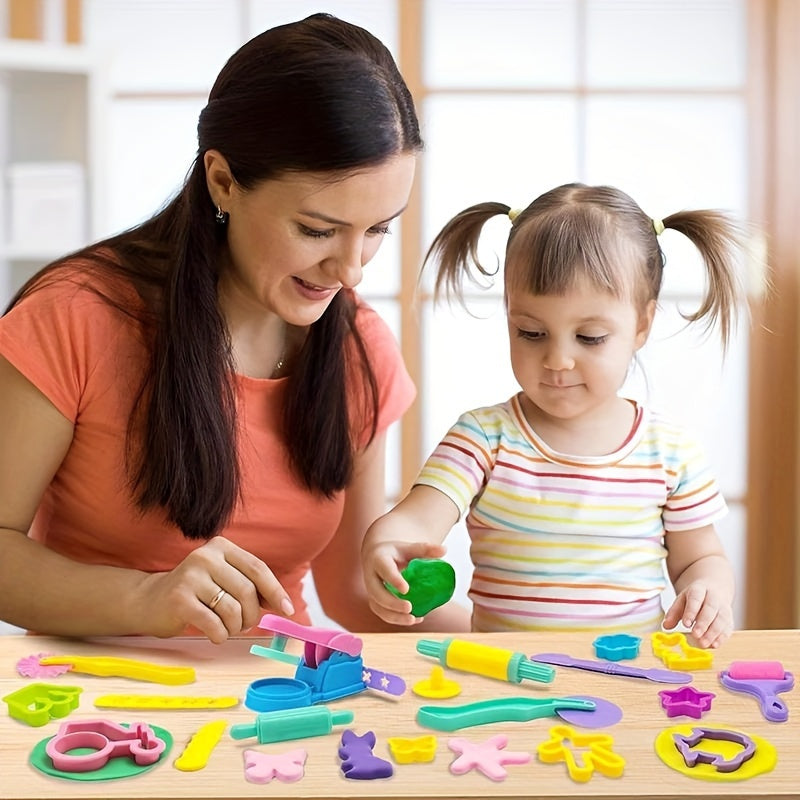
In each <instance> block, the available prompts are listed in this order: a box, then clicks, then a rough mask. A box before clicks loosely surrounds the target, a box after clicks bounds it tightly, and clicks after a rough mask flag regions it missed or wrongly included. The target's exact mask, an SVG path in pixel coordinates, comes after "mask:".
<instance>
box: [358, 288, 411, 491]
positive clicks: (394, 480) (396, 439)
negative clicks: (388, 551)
mask: <svg viewBox="0 0 800 800" xmlns="http://www.w3.org/2000/svg"><path fill="white" fill-rule="evenodd" d="M364 299H365V300H366V301H367V302H368V303H369V304H370V305H371V306H372V308H374V309H375V311H377V312H378V314H380V315H381V318H382V319H383V320H384V321H385V322H386V324H387V325H388V326H389V328H390V329H391V330H392V332H393V333H394V335H395V338H396V339H397V340H398V341H399V340H400V308H399V307H398V305H397V303H396V302H391V301H380V300H373V299H370V298H369V297H365V298H364ZM400 425H401V421H398V422H395V423H394V424H393V425H391V426H390V427H389V429H388V430H387V431H386V484H385V485H386V497H389V498H398V496H399V494H400V491H401V489H402V486H401V484H402V479H401V477H400V475H401V473H400V458H401V455H400V454H401V452H402V447H401V441H400V432H401V429H400ZM398 499H399V498H398Z"/></svg>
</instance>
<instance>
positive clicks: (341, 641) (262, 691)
mask: <svg viewBox="0 0 800 800" xmlns="http://www.w3.org/2000/svg"><path fill="white" fill-rule="evenodd" d="M258 627H259V628H263V629H264V630H268V631H272V632H273V637H272V646H271V647H264V646H262V645H257V644H255V645H253V646H252V647H251V648H250V652H251V653H252V654H253V655H256V656H261V657H263V658H271V659H273V660H275V661H283V662H285V663H289V664H296V665H297V669H296V670H295V674H294V678H261V679H259V680H256V681H253V683H251V684H250V686H249V687H248V689H247V694H246V695H245V705H246V706H247V707H248V708H250V709H252V710H253V711H261V712H265V711H277V710H280V709H287V708H300V707H302V706H309V705H314V704H316V703H327V702H328V701H330V700H337V699H338V698H340V697H347V696H349V695H351V694H357V693H358V692H363V691H364V690H365V689H377V690H378V691H381V692H386V693H387V694H392V695H398V696H399V695H401V694H403V692H405V690H406V684H405V681H404V680H403V679H402V678H401V677H399V676H398V675H393V674H392V673H390V672H384V671H383V670H379V669H375V668H374V667H365V666H364V662H363V660H362V658H361V647H362V644H363V643H362V641H361V639H359V638H358V637H357V636H353V634H351V633H347V632H346V631H339V630H331V629H327V628H318V627H313V626H308V625H300V624H298V623H297V622H292V621H291V620H288V619H285V618H284V617H278V616H276V615H274V614H265V615H264V617H263V618H262V619H261V622H259V624H258ZM287 637H291V638H293V639H299V640H300V641H302V642H304V643H305V644H304V648H303V656H302V657H301V658H298V657H297V656H293V655H291V654H290V653H286V652H285V647H286V642H287Z"/></svg>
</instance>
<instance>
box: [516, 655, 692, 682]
mask: <svg viewBox="0 0 800 800" xmlns="http://www.w3.org/2000/svg"><path fill="white" fill-rule="evenodd" d="M530 658H531V661H538V662H540V663H542V664H553V665H555V666H557V667H575V669H586V670H589V671H590V672H602V673H603V674H605V675H621V676H623V677H626V678H646V679H647V680H649V681H655V682H656V683H691V682H692V676H691V675H690V674H689V673H688V672H676V671H675V670H672V669H657V668H655V667H651V668H644V667H633V666H631V665H630V664H619V663H617V662H616V661H597V660H594V661H593V660H592V659H586V658H573V657H572V656H570V655H567V654H566V653H539V654H538V655H534V656H531V657H530Z"/></svg>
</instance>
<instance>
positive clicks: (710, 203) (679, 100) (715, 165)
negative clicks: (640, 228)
mask: <svg viewBox="0 0 800 800" xmlns="http://www.w3.org/2000/svg"><path fill="white" fill-rule="evenodd" d="M747 163H748V162H747V120H746V118H745V107H744V103H743V102H742V100H740V99H738V98H727V97H713V96H709V97H690V96H677V97H652V98H646V99H645V98H630V97H594V98H591V99H589V100H587V103H586V175H587V181H588V182H589V183H610V184H612V185H614V186H618V187H619V188H620V189H623V190H624V191H626V192H628V194H630V195H631V196H632V197H634V199H635V200H636V201H637V202H638V203H639V205H640V206H641V207H642V208H643V209H645V210H646V211H647V212H648V213H650V214H652V215H653V216H659V217H661V216H666V215H667V214H670V213H672V212H673V211H678V210H679V209H681V208H722V209H727V210H729V211H733V212H734V213H735V214H737V215H742V214H744V213H745V211H746V208H747Z"/></svg>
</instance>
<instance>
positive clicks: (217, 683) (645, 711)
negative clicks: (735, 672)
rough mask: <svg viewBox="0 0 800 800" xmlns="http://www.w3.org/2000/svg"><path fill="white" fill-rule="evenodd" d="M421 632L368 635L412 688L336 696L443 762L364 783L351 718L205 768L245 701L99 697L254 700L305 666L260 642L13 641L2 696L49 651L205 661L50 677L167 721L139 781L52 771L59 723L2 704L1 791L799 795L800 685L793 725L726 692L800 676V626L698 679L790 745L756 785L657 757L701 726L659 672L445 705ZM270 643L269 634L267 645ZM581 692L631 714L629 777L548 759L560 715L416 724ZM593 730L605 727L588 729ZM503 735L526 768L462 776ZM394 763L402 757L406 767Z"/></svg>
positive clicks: (717, 710)
mask: <svg viewBox="0 0 800 800" xmlns="http://www.w3.org/2000/svg"><path fill="white" fill-rule="evenodd" d="M421 638H430V639H437V640H442V639H443V638H444V637H442V636H433V635H420V634H416V633H413V634H412V633H407V634H392V635H388V634H386V635H367V636H364V637H363V640H364V647H363V659H364V663H365V664H366V665H368V666H372V667H374V668H376V669H383V670H385V671H387V672H395V673H398V674H400V675H401V676H402V677H403V678H404V679H405V680H406V682H407V684H408V687H409V689H408V690H407V691H406V693H405V694H404V695H403V696H402V697H400V698H392V697H389V696H388V695H384V694H381V693H378V692H374V691H365V692H362V693H360V694H358V695H354V696H351V697H349V698H344V699H340V700H337V701H335V702H333V703H331V704H330V705H329V707H330V708H332V709H337V710H339V709H347V710H351V711H352V712H353V713H354V715H355V719H354V721H353V723H352V724H351V725H349V726H346V727H350V728H352V729H353V730H354V731H355V732H356V733H358V734H359V735H361V734H364V733H365V732H366V731H368V730H372V731H374V732H375V734H376V736H377V738H378V741H377V744H376V746H375V754H376V755H378V756H380V757H382V758H384V759H386V760H389V761H392V762H393V759H392V758H391V756H390V754H389V750H388V746H387V742H386V740H387V737H389V736H396V737H408V738H413V737H419V736H422V735H424V734H435V735H436V736H437V739H438V743H437V751H436V757H435V760H434V761H433V762H432V763H415V764H407V765H399V764H395V765H394V770H395V771H394V776H393V777H391V778H388V779H383V780H372V781H357V780H349V779H346V778H344V776H343V774H342V772H341V771H340V759H339V757H338V755H337V748H338V744H339V739H340V735H341V731H342V730H344V728H343V727H339V728H335V729H334V732H332V733H331V734H329V735H326V736H318V737H314V738H308V739H304V740H295V741H290V742H280V743H274V744H264V745H260V744H258V742H257V740H256V739H244V740H234V739H233V738H231V737H230V736H229V733H228V732H227V731H226V733H225V734H224V735H223V737H222V739H221V741H220V742H219V744H218V745H217V747H216V748H215V750H214V751H213V752H212V754H211V757H210V760H209V763H208V765H207V766H206V767H205V768H204V769H202V770H198V771H195V772H183V771H180V770H178V769H176V768H175V767H174V766H173V762H174V760H175V759H176V758H177V757H178V756H179V755H180V754H181V753H182V751H183V749H184V747H185V746H186V744H187V743H188V742H189V740H190V738H191V736H192V735H193V734H194V733H195V732H196V731H197V730H198V729H199V728H200V727H201V726H202V725H203V724H205V723H206V722H209V721H211V720H214V719H221V720H226V721H227V722H228V723H229V724H231V725H233V724H236V723H243V722H251V721H252V720H253V719H254V717H255V714H254V712H252V711H250V710H249V709H247V708H246V707H245V706H244V705H243V704H240V705H239V706H237V707H235V708H231V709H225V710H214V711H202V710H172V711H147V712H140V711H112V710H107V709H97V708H95V707H94V705H93V701H94V699H95V698H96V697H98V696H100V695H102V694H111V693H128V694H130V693H148V694H193V695H236V696H237V697H239V698H242V699H244V695H245V691H246V689H247V687H248V685H249V684H250V682H252V681H253V680H255V679H257V678H261V677H268V676H284V677H291V676H293V675H294V669H295V668H294V666H293V665H292V664H287V663H280V662H277V661H273V660H267V659H263V658H258V657H256V656H254V655H251V654H250V645H251V644H252V643H253V641H254V640H252V639H235V640H232V641H229V642H227V643H226V644H224V645H221V646H215V645H212V644H210V643H209V642H207V641H205V640H201V639H173V640H158V639H137V638H130V639H96V640H93V641H69V640H62V639H54V638H48V637H30V636H5V637H3V636H0V697H4V696H5V695H7V694H8V693H10V692H12V691H14V690H16V689H19V688H22V687H24V686H26V685H27V684H28V683H29V679H26V678H22V677H20V675H19V674H18V673H17V670H16V664H17V661H18V660H19V659H21V658H23V657H25V656H29V655H31V654H38V653H53V654H84V655H113V656H120V657H125V658H134V659H138V660H144V661H151V662H157V663H163V664H175V665H188V666H193V667H195V669H196V672H197V681H196V682H195V683H193V684H190V685H188V686H160V685H158V684H152V683H143V682H138V681H137V682H135V681H131V680H126V679H120V678H101V677H91V676H89V675H84V674H77V673H71V674H69V673H68V674H66V675H62V676H60V677H58V678H52V679H49V681H50V682H52V683H57V682H61V683H63V684H71V685H76V686H80V687H82V688H83V693H82V695H81V702H80V707H79V708H78V709H77V710H76V711H74V712H72V714H71V715H70V716H69V717H67V718H66V721H69V720H77V719H81V718H83V719H110V720H113V721H115V722H126V723H128V722H135V721H140V720H141V721H146V722H148V723H150V724H152V725H155V726H159V727H161V728H163V729H166V730H168V731H169V732H170V733H171V734H172V736H173V737H174V746H173V748H172V750H171V752H170V753H169V754H168V756H167V757H166V758H164V759H162V761H161V763H159V764H158V765H156V766H155V767H154V768H153V769H152V770H150V771H148V772H145V773H143V774H141V775H137V776H136V777H134V778H131V779H126V780H116V781H101V782H97V781H95V782H80V781H73V780H65V779H61V778H58V777H50V776H47V775H44V774H43V773H41V772H40V771H38V770H36V769H34V768H33V767H32V766H31V765H30V764H29V763H28V758H29V755H30V753H31V751H32V749H33V748H34V746H35V745H36V744H37V743H39V742H41V741H43V740H44V739H47V738H49V737H50V736H52V735H53V734H55V733H56V730H57V728H58V725H59V723H60V722H63V721H65V720H53V721H51V722H49V723H48V724H47V725H45V726H44V727H30V726H28V725H26V724H24V723H21V722H19V721H17V720H14V719H11V718H10V717H9V716H8V715H7V713H6V710H7V709H6V707H5V705H6V704H5V703H2V704H0V798H3V799H4V800H16V799H17V798H53V797H59V798H145V797H146V798H162V799H166V798H226V799H227V798H245V797H270V796H272V797H307V798H311V797H314V798H316V797H319V798H322V797H325V798H336V797H352V798H361V797H364V798H372V797H375V798H408V797H413V798H420V797H430V798H433V797H458V798H489V797H492V798H494V797H515V798H523V797H524V798H530V797H536V798H556V797H566V796H572V797H581V798H593V797H615V798H617V797H625V798H634V797H637V798H668V797H669V798H681V800H686V798H689V797H705V798H711V797H715V798H725V800H732V799H733V798H738V797H781V798H788V797H794V798H798V797H800V690H798V689H797V687H795V688H794V689H793V690H792V691H791V692H788V693H785V694H782V695H781V698H782V699H783V700H784V701H785V702H786V704H787V705H788V707H789V720H788V721H787V722H784V723H771V722H767V721H766V720H765V719H764V717H763V716H762V715H761V713H760V710H759V707H758V703H757V701H756V700H755V698H753V697H751V696H750V695H744V694H738V693H732V692H729V691H728V690H726V689H725V688H723V687H722V686H721V685H720V684H719V682H718V679H717V672H718V671H719V670H722V669H726V668H727V666H728V665H729V664H730V662H731V661H735V660H747V661H752V660H760V661H761V660H763V661H767V660H770V661H781V662H783V665H784V668H785V669H786V670H789V671H792V672H793V673H794V674H795V675H797V676H798V677H800V631H795V630H792V631H741V632H738V633H736V634H735V635H734V636H733V637H732V639H731V640H729V641H728V642H727V643H726V644H725V645H724V646H723V647H722V648H721V649H720V650H718V651H715V653H714V666H713V668H712V669H711V670H706V671H700V672H696V673H694V681H693V683H692V685H693V686H694V687H696V688H698V689H701V690H704V691H713V692H714V693H715V694H716V697H715V699H714V700H713V704H712V707H711V710H710V711H709V712H708V713H707V714H705V715H704V716H703V718H702V720H700V721H698V724H703V725H706V726H710V727H718V728H719V727H728V728H735V729H738V730H741V731H744V732H746V733H748V734H751V735H755V736H758V737H761V738H762V739H766V740H767V741H769V742H771V743H772V744H773V745H774V746H775V748H776V749H777V752H778V763H777V766H776V767H775V769H774V770H772V771H771V772H768V773H765V774H762V775H758V776H757V777H754V778H752V779H749V780H744V781H735V782H730V781H728V782H712V781H705V780H697V779H693V778H690V777H686V776H684V775H682V774H680V773H679V772H676V771H675V770H673V769H670V768H669V767H667V766H666V765H665V764H664V763H663V762H662V761H661V760H660V759H659V758H658V756H657V755H656V754H655V752H654V741H655V738H656V736H657V734H658V733H659V732H660V731H662V730H663V729H665V728H669V727H672V726H674V725H677V724H687V723H693V722H695V721H694V720H692V719H691V718H688V717H675V718H672V719H669V718H667V716H666V713H665V712H664V710H663V709H662V708H661V705H660V700H659V697H658V694H657V693H658V691H659V690H661V689H664V688H674V687H669V686H667V685H666V684H658V683H654V682H652V681H649V680H643V679H637V678H621V677H613V676H609V675H602V674H597V673H592V672H586V671H583V670H576V669H565V668H561V667H558V668H556V677H555V680H554V681H553V683H551V684H543V683H535V682H532V681H527V680H526V681H523V683H522V684H520V685H516V684H512V683H507V682H505V681H498V680H494V679H490V678H487V677H483V676H479V675H473V674H468V673H465V672H455V671H453V670H449V669H448V670H445V673H446V675H447V677H449V678H453V679H456V680H457V681H458V682H459V684H460V685H461V687H462V693H461V694H460V695H459V696H458V697H457V698H454V699H451V700H446V701H434V700H425V699H423V698H420V697H418V696H417V695H415V694H413V693H412V692H411V690H410V687H411V686H413V685H414V683H416V682H417V681H419V680H422V679H424V678H428V677H430V673H431V669H432V667H433V666H434V665H435V663H436V662H435V661H434V660H433V659H431V658H428V657H425V656H421V655H419V654H417V652H416V650H415V645H416V642H417V641H418V640H419V639H421ZM460 638H468V639H473V640H474V641H479V642H481V643H483V644H488V645H492V646H496V647H502V648H505V649H508V650H514V651H518V652H523V653H526V654H528V655H531V654H533V653H542V652H562V653H568V654H570V655H572V656H574V657H578V658H593V657H594V651H593V647H592V642H593V640H594V638H595V637H594V636H593V635H589V634H585V635H584V634H559V635H539V634H491V635H481V636H479V637H477V636H474V635H473V636H463V637H460ZM260 643H261V644H265V642H264V641H261V642H260ZM301 646H302V643H301V642H299V641H297V640H294V639H291V640H289V645H288V647H287V652H291V653H295V654H299V653H300V652H301ZM629 663H633V664H635V665H637V666H643V667H648V666H659V667H661V666H663V665H662V664H661V662H660V661H659V660H658V659H656V658H655V656H654V655H653V654H652V651H651V646H650V642H648V641H647V640H645V641H643V642H642V646H641V652H640V655H639V657H638V658H637V659H636V660H635V661H634V662H629ZM571 694H583V695H592V696H596V697H602V698H605V699H607V700H611V701H613V702H614V703H616V704H618V705H619V706H620V707H621V708H622V709H623V712H624V716H623V719H622V720H621V721H620V722H619V723H617V724H616V725H614V726H613V727H611V728H607V729H603V730H602V732H603V733H609V734H611V735H612V736H613V738H614V750H615V752H617V753H618V754H619V755H621V756H622V757H623V758H624V759H625V760H626V765H625V771H624V774H623V775H622V776H621V777H619V778H608V777H605V776H603V775H601V774H597V773H595V775H594V776H593V777H592V778H591V780H589V781H588V782H586V783H576V782H574V781H573V780H571V779H570V778H569V777H568V775H567V771H566V769H565V766H564V764H545V763H542V762H540V761H539V759H538V758H537V755H536V748H537V746H538V745H539V744H541V743H542V742H544V741H545V740H547V739H548V735H549V729H550V728H551V727H552V726H554V725H556V724H558V723H560V722H561V720H558V719H556V718H553V717H547V718H543V719H537V720H532V721H530V722H524V723H523V722H503V723H495V724H492V725H483V726H479V727H471V728H464V729H461V730H459V731H457V732H455V733H452V734H448V733H442V732H436V731H431V730H429V729H426V728H422V727H420V726H419V725H418V724H417V723H416V721H415V714H416V710H417V708H418V707H419V706H420V705H424V704H431V703H436V702H444V703H448V704H462V703H470V702H474V701H477V700H485V699H489V698H499V697H510V696H519V695H525V696H530V697H537V698H542V697H555V696H564V695H571ZM576 730H579V731H580V732H581V733H599V732H600V731H589V730H587V729H577V728H576ZM498 733H503V734H506V735H507V736H508V745H507V750H510V751H511V750H513V751H527V752H529V753H531V754H532V758H531V760H530V762H529V763H527V764H520V765H508V766H507V769H508V777H507V778H506V779H505V780H503V781H499V782H494V781H491V780H490V779H489V778H487V777H486V776H484V775H483V774H481V773H479V772H476V771H471V772H468V773H466V774H464V775H453V774H451V772H450V770H449V765H450V764H451V762H452V761H453V760H454V759H455V758H456V756H455V754H454V753H453V752H451V751H450V750H449V749H448V746H447V742H448V739H449V738H451V737H454V736H457V737H463V738H466V739H469V740H470V741H471V742H483V741H485V740H486V739H488V738H489V737H491V736H494V735H496V734H498ZM296 747H302V748H304V749H305V750H306V751H307V753H308V758H307V761H306V767H305V775H304V777H303V778H302V779H301V780H299V781H297V782H296V783H283V782H280V781H278V780H273V781H272V782H270V783H268V784H256V783H250V782H248V781H247V780H245V777H244V762H243V751H244V750H246V749H257V750H259V751H261V752H264V753H272V754H280V753H285V752H287V751H289V750H292V749H294V748H296ZM393 763H394V762H393Z"/></svg>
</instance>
